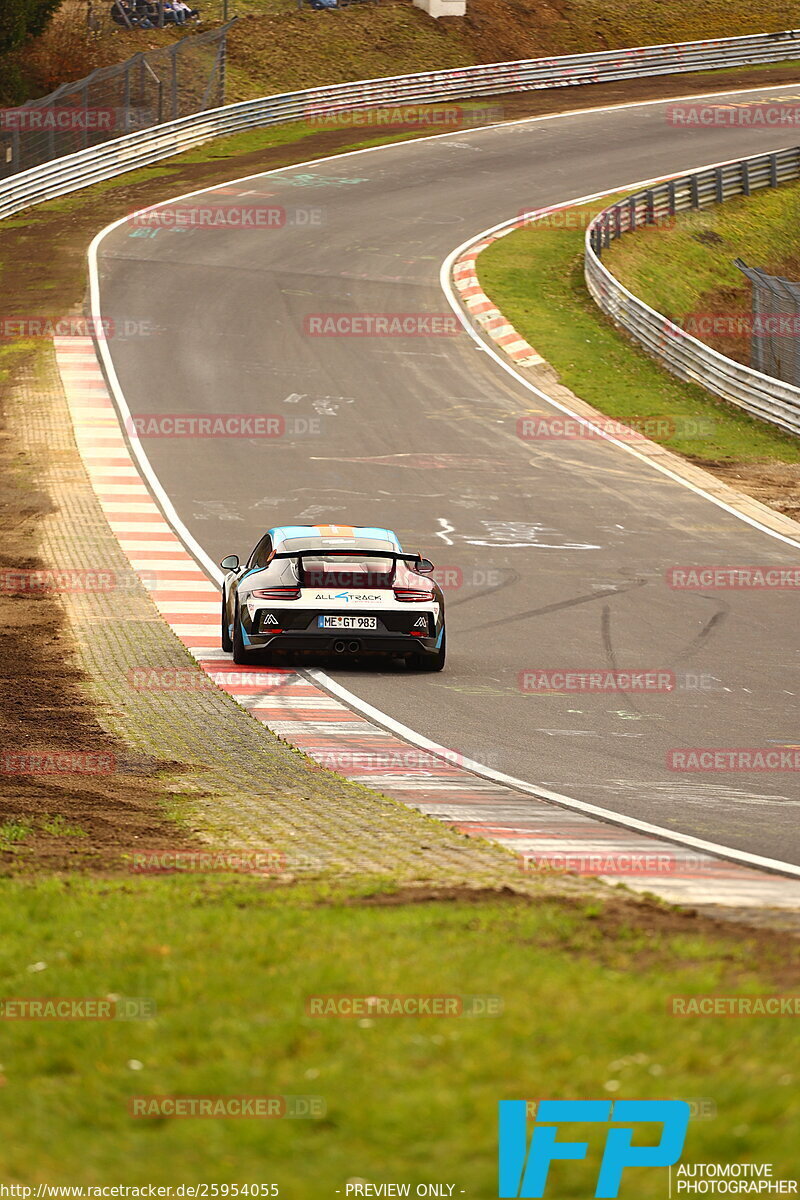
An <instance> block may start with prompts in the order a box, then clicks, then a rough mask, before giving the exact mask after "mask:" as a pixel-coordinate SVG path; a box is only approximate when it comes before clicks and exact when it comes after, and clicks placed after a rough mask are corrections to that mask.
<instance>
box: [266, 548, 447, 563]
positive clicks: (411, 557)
mask: <svg viewBox="0 0 800 1200" xmlns="http://www.w3.org/2000/svg"><path fill="white" fill-rule="evenodd" d="M345 554H347V555H352V554H360V555H361V556H362V557H363V558H391V559H395V560H397V561H400V562H410V563H421V562H424V561H425V558H424V556H423V555H422V554H404V553H403V552H402V550H400V551H398V550H365V549H364V547H363V546H350V547H348V546H337V547H336V548H335V549H328V547H327V546H326V547H325V548H324V549H321V550H320V549H316V550H291V551H289V550H276V552H275V553H274V554H273V555H272V558H311V557H314V558H335V557H336V556H337V555H345Z"/></svg>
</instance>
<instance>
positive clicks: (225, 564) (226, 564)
mask: <svg viewBox="0 0 800 1200" xmlns="http://www.w3.org/2000/svg"><path fill="white" fill-rule="evenodd" d="M219 565H220V566H221V567H222V569H223V571H235V570H236V569H237V567H238V566H239V555H238V554H229V555H228V557H227V558H223V560H222V562H221V563H220V564H219Z"/></svg>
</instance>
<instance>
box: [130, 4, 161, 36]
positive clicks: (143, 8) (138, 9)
mask: <svg viewBox="0 0 800 1200" xmlns="http://www.w3.org/2000/svg"><path fill="white" fill-rule="evenodd" d="M133 20H134V23H135V24H136V25H138V26H139V28H140V29H154V28H155V26H156V25H157V24H158V9H157V7H156V5H155V4H148V2H147V0H134V6H133Z"/></svg>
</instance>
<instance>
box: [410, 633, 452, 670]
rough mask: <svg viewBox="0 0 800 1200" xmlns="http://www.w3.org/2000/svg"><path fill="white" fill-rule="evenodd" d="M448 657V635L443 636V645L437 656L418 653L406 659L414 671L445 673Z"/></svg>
mask: <svg viewBox="0 0 800 1200" xmlns="http://www.w3.org/2000/svg"><path fill="white" fill-rule="evenodd" d="M446 657H447V634H446V633H443V634H442V644H441V646H440V647H439V649H438V650H437V651H436V653H435V654H421V653H420V652H419V651H417V652H416V653H415V654H411V655H409V657H408V658H407V659H406V662H407V663H408V666H409V668H410V670H412V671H443V670H444V663H445V659H446Z"/></svg>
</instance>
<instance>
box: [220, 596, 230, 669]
mask: <svg viewBox="0 0 800 1200" xmlns="http://www.w3.org/2000/svg"><path fill="white" fill-rule="evenodd" d="M225 610H226V604H225V594H224V592H223V595H222V622H221V623H222V632H221V638H222V649H223V650H224V651H225V653H226V654H230V652H231V650H232V649H233V639H232V638H231V635H230V632H229V630H228V614H227V612H226V611H225Z"/></svg>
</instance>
